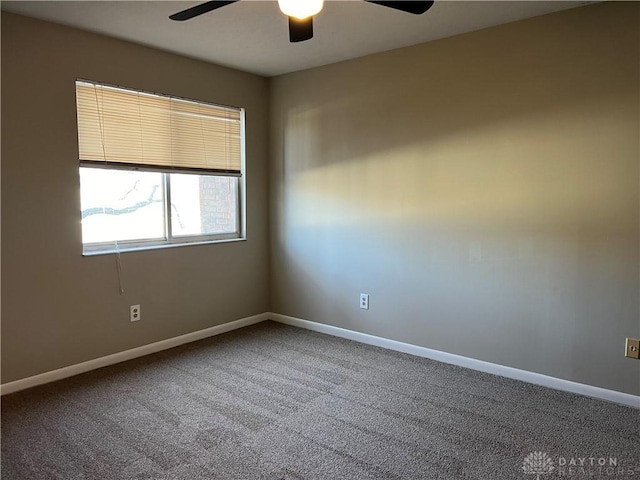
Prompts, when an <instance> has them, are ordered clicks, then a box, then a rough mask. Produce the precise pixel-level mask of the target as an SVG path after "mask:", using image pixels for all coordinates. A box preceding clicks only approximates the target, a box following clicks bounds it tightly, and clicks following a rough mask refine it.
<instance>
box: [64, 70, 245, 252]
mask: <svg viewBox="0 0 640 480" xmlns="http://www.w3.org/2000/svg"><path fill="white" fill-rule="evenodd" d="M86 81H87V80H82V79H76V82H86ZM89 82H91V83H95V84H98V85H104V86H108V87H115V88H121V89H125V90H129V91H138V92H142V93H145V94H152V95H157V96H161V97H169V98H175V99H179V100H187V101H191V102H200V101H198V100H192V99H188V98H185V97H179V96H174V95H167V94H161V93H155V92H148V91H143V90H136V89H132V88H128V87H120V86H115V85H110V84H106V83H101V82H93V81H89ZM200 103H208V104H210V105H214V106H217V107H224V108H233V109H237V110H238V111H239V114H240V175H227V174H224V173H216V172H207V171H199V172H193V173H191V172H184V171H177V170H173V169H170V168H163V167H157V168H155V167H152V168H149V169H147V168H144V167H140V166H135V165H131V166H130V165H124V164H123V165H122V166H117V165H114V164H110V163H100V162H94V161H83V160H82V159H80V161H79V166H78V173H79V172H80V169H81V168H95V169H105V170H120V171H130V172H131V171H154V172H158V173H161V174H162V185H163V189H162V190H163V193H162V201H163V221H164V229H163V230H164V238H154V239H135V240H110V241H107V242H92V243H85V242H84V239H82V256H94V255H106V254H114V253H120V252H131V251H144V250H156V249H164V248H175V247H184V246H191V245H209V244H215V243H228V242H237V241H245V240H246V238H247V237H246V230H247V229H246V226H247V222H246V217H247V213H246V131H245V109H244V108H242V107H228V106H224V105H220V104H213V103H211V102H203V101H202V102H200ZM76 108H77V107H76ZM76 128H77V127H76ZM171 174H195V175H201V176H211V177H232V178H237V188H236V224H235V232H232V233H211V234H194V235H173V234H172V233H171V222H172V218H171V217H172V215H171V214H172V211H171V181H170V175H171ZM78 180H80V176H79V175H78ZM79 187H80V189H79V191H80V192H81V191H82V186H81V185H79Z"/></svg>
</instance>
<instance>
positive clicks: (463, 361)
mask: <svg viewBox="0 0 640 480" xmlns="http://www.w3.org/2000/svg"><path fill="white" fill-rule="evenodd" d="M268 319H271V320H274V321H276V322H280V323H284V324H287V325H292V326H294V327H300V328H305V329H307V330H313V331H315V332H320V333H326V334H328V335H333V336H335V337H341V338H346V339H349V340H354V341H356V342H360V343H365V344H368V345H375V346H377V347H382V348H387V349H389V350H395V351H398V352H403V353H408V354H411V355H416V356H418V357H425V358H430V359H432V360H437V361H439V362H444V363H449V364H452V365H458V366H460V367H465V368H470V369H472V370H478V371H481V372H486V373H492V374H494V375H500V376H502V377H508V378H513V379H515V380H522V381H524V382H528V383H533V384H536V385H542V386H544V387H549V388H554V389H556V390H563V391H567V392H572V393H577V394H580V395H586V396H588V397H593V398H598V399H601V400H607V401H610V402H615V403H619V404H622V405H627V406H630V407H635V408H640V396H637V395H631V394H629V393H623V392H617V391H615V390H607V389H606V388H600V387H594V386H592V385H585V384H582V383H577V382H572V381H569V380H563V379H560V378H555V377H550V376H548V375H542V374H540V373H534V372H528V371H526V370H520V369H518V368H513V367H505V366H504V365H498V364H495V363H490V362H484V361H482V360H476V359H473V358H468V357H463V356H461V355H455V354H453V353H446V352H441V351H438V350H433V349H430V348H426V347H420V346H418V345H412V344H410V343H403V342H398V341H396V340H389V339H386V338H382V337H376V336H374V335H368V334H366V333H360V332H355V331H353V330H347V329H344V328H340V327H334V326H332V325H325V324H322V323H316V322H311V321H309V320H303V319H300V318H296V317H290V316H287V315H281V314H279V313H261V314H259V315H254V316H252V317H246V318H242V319H240V320H236V321H233V322H229V323H225V324H222V325H216V326H215V327H210V328H205V329H204V330H198V331H197V332H191V333H187V334H185V335H180V336H179V337H173V338H168V339H166V340H161V341H159V342H155V343H151V344H149V345H143V346H141V347H137V348H132V349H131V350H125V351H124V352H119V353H114V354H112V355H107V356H105V357H100V358H96V359H93V360H89V361H86V362H82V363H78V364H75V365H70V366H68V367H63V368H59V369H57V370H52V371H50V372H45V373H41V374H39V375H34V376H32V377H27V378H23V379H20V380H16V381H14V382H9V383H5V384H2V385H0V395H6V394H8V393H13V392H17V391H20V390H24V389H26V388H31V387H35V386H36V385H43V384H45V383H50V382H55V381H56V380H62V379H63V378H67V377H72V376H74V375H78V374H80V373H85V372H88V371H90V370H95V369H98V368H102V367H106V366H109V365H114V364H116V363H120V362H124V361H127V360H132V359H134V358H138V357H142V356H144V355H149V354H151V353H156V352H160V351H162V350H167V349H169V348H173V347H177V346H179V345H183V344H185V343H189V342H195V341H197V340H202V339H203V338H207V337H212V336H214V335H220V334H222V333H226V332H230V331H231V330H236V329H238V328H242V327H246V326H249V325H253V324H256V323H260V322H263V321H265V320H268Z"/></svg>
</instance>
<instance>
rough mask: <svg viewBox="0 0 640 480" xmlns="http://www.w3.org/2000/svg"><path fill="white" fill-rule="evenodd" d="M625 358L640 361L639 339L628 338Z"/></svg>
mask: <svg viewBox="0 0 640 480" xmlns="http://www.w3.org/2000/svg"><path fill="white" fill-rule="evenodd" d="M624 356H625V357H629V358H636V359H640V340H638V339H637V338H629V337H627V343H626V345H625V347H624Z"/></svg>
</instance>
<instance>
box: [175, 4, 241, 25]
mask: <svg viewBox="0 0 640 480" xmlns="http://www.w3.org/2000/svg"><path fill="white" fill-rule="evenodd" d="M237 1H238V0H218V1H214V2H204V3H201V4H200V5H196V6H195V7H191V8H187V9H186V10H182V11H181V12H178V13H174V14H173V15H170V16H169V18H170V19H171V20H177V21H179V22H182V21H184V20H189V19H190V18H193V17H197V16H198V15H202V14H203V13H207V12H210V11H211V10H215V9H216V8H220V7H224V6H225V5H229V4H230V3H235V2H237Z"/></svg>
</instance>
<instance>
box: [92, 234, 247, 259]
mask: <svg viewBox="0 0 640 480" xmlns="http://www.w3.org/2000/svg"><path fill="white" fill-rule="evenodd" d="M246 240H247V239H246V237H240V238H225V239H219V240H205V241H197V242H182V243H162V244H156V245H120V246H119V247H118V248H117V249H116V248H110V249H100V250H89V251H83V252H82V256H83V257H94V256H97V255H112V254H117V253H129V252H143V251H147V250H164V249H166V248H179V247H190V246H194V245H212V244H216V243H230V242H244V241H246Z"/></svg>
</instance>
